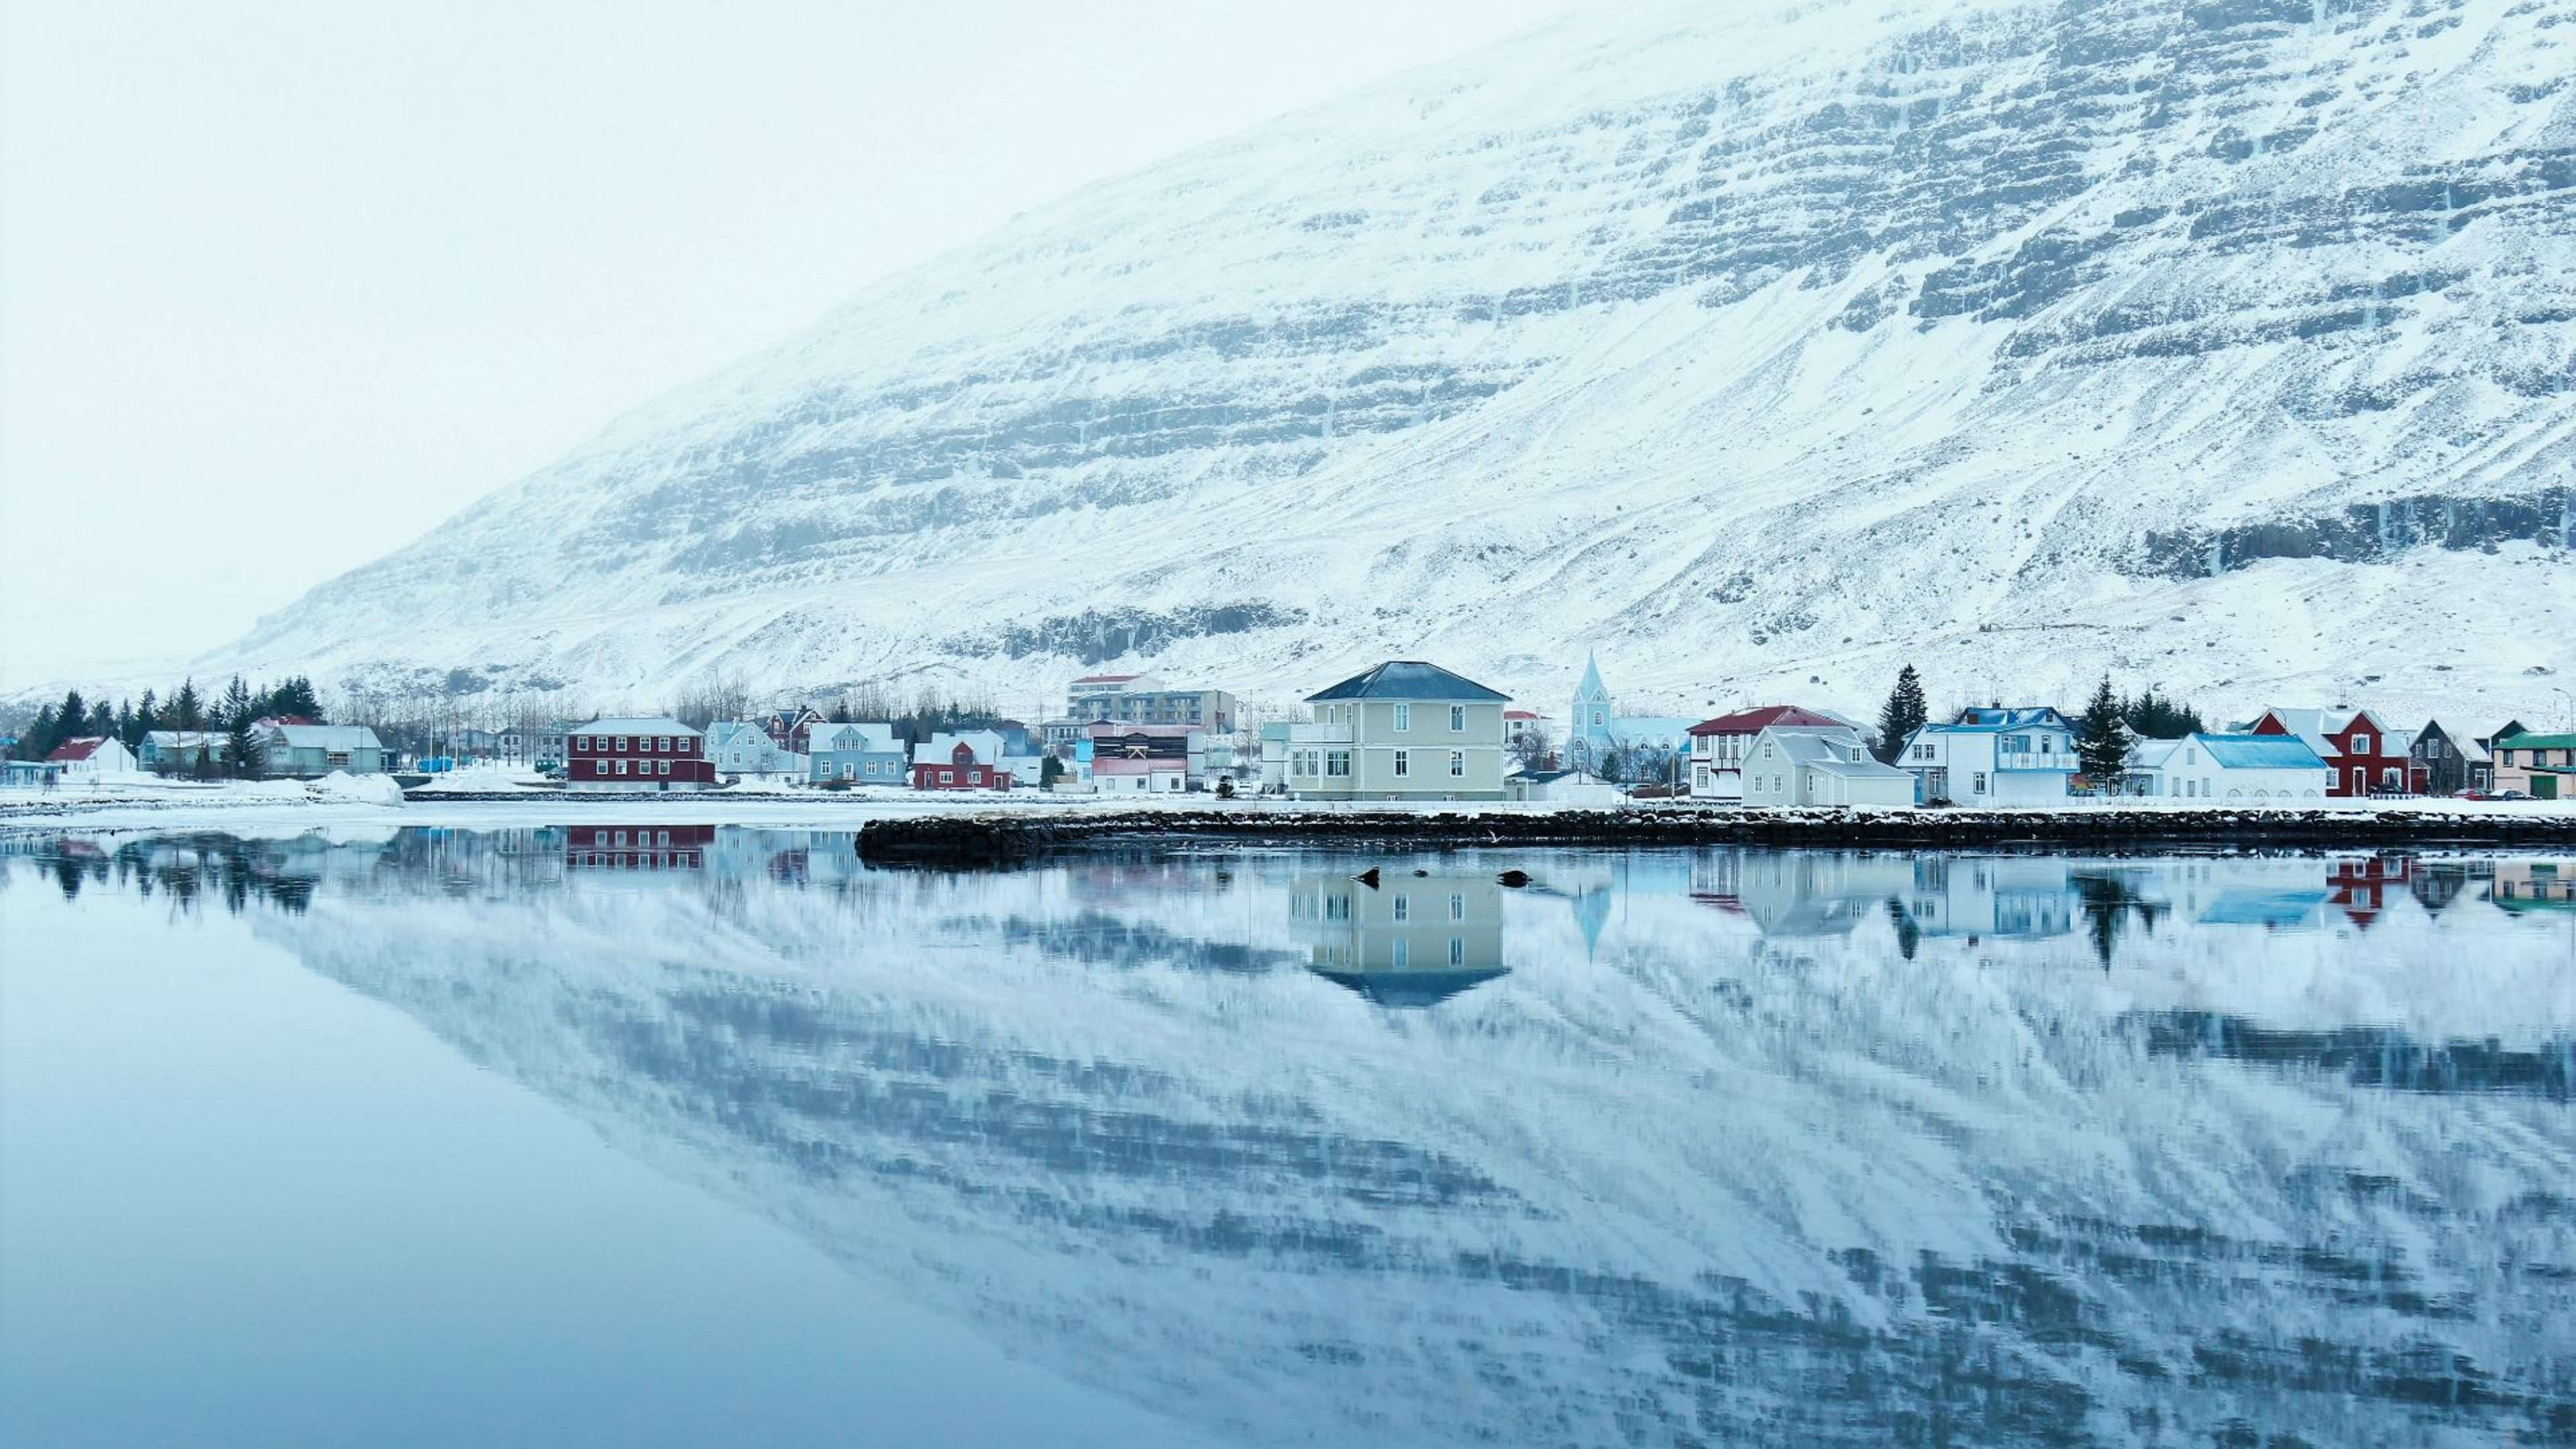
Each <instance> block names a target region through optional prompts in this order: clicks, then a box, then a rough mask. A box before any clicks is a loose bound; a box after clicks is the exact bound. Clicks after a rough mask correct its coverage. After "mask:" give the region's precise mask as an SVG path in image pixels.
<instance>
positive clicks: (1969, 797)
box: [1896, 704, 2080, 805]
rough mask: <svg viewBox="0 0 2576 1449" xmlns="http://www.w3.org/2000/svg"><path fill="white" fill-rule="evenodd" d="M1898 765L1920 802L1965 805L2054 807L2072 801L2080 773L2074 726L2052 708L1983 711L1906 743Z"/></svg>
mask: <svg viewBox="0 0 2576 1449" xmlns="http://www.w3.org/2000/svg"><path fill="white" fill-rule="evenodd" d="M1896 763H1897V764H1898V765H1899V766H1900V767H1902V768H1903V769H1905V770H1906V771H1907V772H1909V773H1911V774H1912V775H1913V776H1914V780H1915V798H1916V799H1918V800H1949V801H1953V802H1956V803H1958V804H1961V805H2049V804H2056V803H2059V802H2062V801H2064V800H2065V799H2066V797H2067V794H2068V793H2069V790H2070V788H2071V785H2072V782H2073V780H2074V778H2075V772H2076V770H2077V769H2078V768H2079V767H2080V765H2079V762H2078V761H2077V759H2076V756H2075V725H2074V723H2073V722H2072V721H2070V720H2068V719H2067V717H2066V716H2064V715H2062V714H2060V713H2058V712H2057V711H2056V710H2055V709H2052V708H2050V707H2049V706H2047V705H2044V704H2043V705H2033V706H2027V707H2016V708H2006V707H2004V706H2001V705H1996V706H1991V707H1986V706H1980V707H1977V708H1972V709H1963V710H1961V711H1959V715H1958V718H1956V719H1953V720H1951V721H1950V722H1949V723H1948V724H1927V725H1924V726H1923V727H1922V728H1920V729H1917V730H1916V731H1915V732H1914V733H1912V734H1910V735H1907V736H1906V737H1905V744H1904V746H1903V747H1902V748H1900V749H1899V750H1898V751H1897V752H1896Z"/></svg>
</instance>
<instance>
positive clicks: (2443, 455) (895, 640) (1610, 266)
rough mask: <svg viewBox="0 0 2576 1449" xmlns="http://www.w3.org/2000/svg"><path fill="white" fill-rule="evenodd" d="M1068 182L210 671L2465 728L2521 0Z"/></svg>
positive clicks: (2537, 298)
mask: <svg viewBox="0 0 2576 1449" xmlns="http://www.w3.org/2000/svg"><path fill="white" fill-rule="evenodd" d="M1617 9H1618V11H1619V13H1617V14H1591V15H1584V16H1580V17H1575V18H1571V19H1568V20H1565V21H1562V22H1559V23H1556V24H1554V25H1552V26H1549V27H1546V28H1542V29H1540V30H1538V31H1535V32H1532V33H1529V34H1527V35H1524V36H1522V37H1519V38H1517V39H1515V40H1513V41H1510V42H1507V43H1505V44H1502V45H1500V46H1496V47H1492V48H1489V49H1486V50H1483V51H1480V52H1477V53H1475V54H1472V55H1469V56H1467V57H1465V58H1463V59H1461V60H1459V61H1457V62H1454V63H1452V64H1449V65H1447V66H1444V67H1439V68H1434V69H1429V70H1424V71H1418V72H1414V73H1410V74H1407V75H1404V76H1401V77H1398V78H1396V79H1394V80H1392V81H1389V82H1387V83H1384V84H1381V85H1379V86H1376V87H1373V88H1371V89H1368V90H1366V91H1363V92H1360V93H1358V94H1355V95H1352V96H1349V97H1347V98H1344V99H1343V100H1340V101H1337V102H1335V103H1333V104H1330V105H1327V106H1324V107H1321V108H1318V109H1315V110H1312V111H1308V112H1305V113H1301V114H1297V115H1293V116H1289V117H1286V118H1283V119H1281V120H1279V121H1276V122H1274V123H1271V124H1269V125H1266V126H1264V127H1261V128H1259V129H1257V130H1254V131H1252V132H1250V133H1247V134H1245V135H1243V136H1241V137H1239V138H1237V139H1235V140H1232V141H1229V142H1226V143H1222V144H1218V145H1212V146H1207V147H1203V148H1200V149H1198V150H1194V151H1191V152H1188V153H1185V154H1183V155H1180V156H1177V157H1174V158H1172V159H1171V160H1170V161H1168V162H1166V163H1164V164H1161V165H1158V166H1156V167H1154V168H1151V169H1149V170H1146V171H1144V172H1141V173H1138V174H1135V175H1131V176H1127V177H1124V178H1120V179H1117V180H1113V181H1108V182H1104V183H1101V184H1098V185H1094V186H1090V187H1088V188H1085V189H1084V190H1082V191H1079V192H1077V193H1075V194H1073V195H1071V196H1068V197H1066V198H1064V199H1063V200H1062V201H1060V202H1058V203H1055V204H1053V205H1051V206H1049V207H1047V208H1045V209H1043V210H1040V211H1037V212H1033V213H1031V214H1029V215H1027V216H1025V217H1022V218H1020V219H1019V220H1017V221H1015V222H1014V223H1013V224H1011V225H1009V226H1007V227H1005V228H1004V229H1002V230H1001V231H999V232H997V233H996V234H994V235H993V236H991V237H990V238H989V239H987V240H986V241H984V242H983V243H981V244H980V245H977V246H974V247H971V248H968V249H966V250H964V251H961V252H958V253H956V254H954V255H951V256H949V257H947V258H944V259H942V260H940V261H937V262H934V263H932V264H929V265H926V266H923V267H920V268H918V269H916V270H913V271H911V272H908V273H905V274H902V275H899V276H896V277H893V278H891V279H888V280H886V281H884V282H882V283H879V284H877V285H875V286H873V287H871V288H869V289H868V290H867V291H865V292H864V293H862V294H861V295H859V296H858V297H857V298H856V299H855V300H853V301H852V302H850V303H849V304H848V305H846V306H845V307H843V308H842V309H840V310H839V311H837V312H835V313H834V314H832V315H831V316H829V317H827V318H825V319H824V320H823V321H822V322H820V323H819V324H817V325H816V326H815V327H813V328H812V329H811V330H810V331H808V332H806V333H804V334H803V335H801V336H798V337H795V338H793V339H790V340H789V341H787V342H786V343H784V344H783V345H781V346H779V347H778V348H776V349H775V350H773V351H771V352H769V353H767V354H765V355H762V356H759V357H755V358H753V359H751V360H749V361H747V362H744V363H742V364H740V365H738V366H735V367H733V368H731V369H730V370H728V371H725V372H723V373H720V374H718V375H717V376H715V377H712V378H710V379H708V380H706V381H705V382H704V383H702V384H700V385H698V386H695V387H692V388H689V389H686V390H683V391H682V392H680V393H678V394H676V395H674V396H671V397H668V398H665V399H663V400H662V401H660V402H658V403H655V404H653V405H651V406H649V407H646V408H644V409H642V410H640V411H637V412H635V413H633V414H632V415H630V416H628V417H625V418H623V419H621V420H619V421H618V422H617V423H615V424H614V425H613V426H611V427H610V428H609V429H608V430H607V431H606V432H604V433H603V434H602V435H601V436H600V437H599V438H598V439H597V440H596V441H594V442H593V443H591V444H590V445H588V446H587V447H585V448H583V449H581V450H580V451H579V452H577V453H575V454H574V455H573V456H571V457H569V458H566V459H564V460H563V461H562V462H560V463H558V464H556V465H554V466H553V467H550V468H547V469H545V470H544V471H542V472H540V473H538V474H536V475H535V476H533V477H530V478H528V479H526V480H525V481H523V482H521V483H519V484H517V485H514V486H512V487H510V488H507V489H505V490H503V491H502V492H501V493H499V494H497V495H495V496H493V497H492V498H489V499H487V500H486V501H484V502H483V503H481V504H479V505H477V506H475V507H474V508H472V509H470V510H469V511H467V512H466V513H464V514H463V515H461V516H460V517H458V518H456V519H454V520H453V521H451V522H449V523H448V524H446V525H445V526H443V527H441V528H439V529H438V530H436V531H435V532H433V533H431V534H430V535H429V536H427V537H426V538H424V539H422V540H421V541H419V542H418V543H416V544H414V545H412V546H411V547H409V548H407V549H405V550H403V551H402V552H400V553H397V554H395V555H393V556H392V557H390V558H387V559H384V560H382V561H380V562H378V563H375V564H372V565H370V566H368V567H366V568H363V569H360V570H358V571H356V572H354V573H351V574H348V575H346V576H344V577H342V578H339V579H337V580H334V581H332V582H330V583H328V584H326V585H324V586H322V587H320V588H318V589H316V590H315V591H314V592H313V593H312V594H310V595H309V596H308V597H306V598H305V599H304V600H302V601H301V602H299V603H298V604H296V605H294V606H293V607H291V608H288V609H286V610H284V611H282V612H280V613H278V614H277V615H275V616H273V617H271V618H269V619H267V620H264V621H263V622H262V623H261V625H260V626H259V627H258V628H257V629H256V630H255V631H254V632H253V633H252V634H251V635H250V636H249V637H248V638H247V639H245V640H243V641H240V642H239V643H238V644H236V645H235V646H232V647H230V648H228V649H226V650H223V651H221V652H220V653H219V654H217V655H214V656H210V662H212V663H217V664H220V665H221V666H223V667H226V668H231V667H249V668H253V669H256V670H260V671H265V672H275V671H278V670H283V669H288V668H295V669H310V670H312V671H313V672H314V673H315V674H316V675H317V676H319V677H323V678H326V679H332V680H338V679H343V678H349V677H369V678H376V679H384V678H388V677H392V676H399V675H402V674H404V673H405V672H407V671H425V672H426V673H427V674H431V675H438V676H444V675H446V674H447V673H448V672H449V671H450V670H451V669H455V668H460V667H461V668H463V669H465V670H467V671H469V674H470V676H471V678H470V679H468V680H465V681H463V682H465V683H467V684H469V685H470V684H471V683H473V682H475V681H485V682H489V683H491V684H493V685H496V686H511V685H516V686H521V687H528V686H535V687H544V686H545V685H547V684H550V683H557V682H560V683H563V684H568V685H573V686H578V687H580V688H582V689H583V690H585V691H588V692H590V693H591V695H592V697H593V698H614V697H616V696H618V695H621V694H623V695H628V696H631V697H633V698H635V699H637V700H639V701H640V700H644V699H648V698H651V697H653V696H655V695H657V694H659V693H662V692H665V691H667V690H668V689H670V688H671V687H672V686H674V685H675V684H679V683H683V682H685V681H687V680H690V679H692V678H696V677H699V676H702V675H707V674H710V673H723V674H731V675H740V676H742V677H744V678H747V679H749V680H751V681H752V682H755V683H759V684H775V685H824V684H830V683H836V682H842V681H854V680H864V679H889V680H895V681H900V682H904V683H907V684H908V683H910V682H913V681H921V680H947V681H957V682H971V683H978V684H982V685H986V686H990V687H993V688H994V689H995V690H996V692H997V693H999V694H1000V695H1001V697H1004V698H1009V699H1013V700H1017V699H1021V698H1027V697H1032V696H1035V695H1037V694H1039V693H1040V692H1042V691H1047V692H1051V691H1052V689H1053V688H1054V687H1055V686H1056V685H1058V684H1060V683H1061V682H1062V681H1063V680H1064V679H1065V678H1066V677H1068V676H1070V675H1072V674H1075V673H1080V672H1085V671H1086V670H1087V669H1088V668H1090V667H1093V666H1098V665H1103V664H1108V663H1112V662H1116V663H1121V664H1126V665H1131V666H1142V667H1151V668H1153V669H1155V670H1156V671H1157V672H1160V673H1164V674H1166V675H1169V676H1172V677H1175V678H1182V677H1185V678H1187V679H1190V680H1193V681H1203V682H1205V683H1208V684H1212V685H1220V686H1226V687H1231V688H1234V689H1236V690H1238V691H1241V692H1245V693H1248V694H1252V695H1254V696H1256V697H1267V698H1277V699H1286V698H1290V697H1293V696H1295V695H1298V694H1302V693H1304V692H1305V691H1307V690H1308V689H1311V688H1313V687H1316V686H1319V685H1321V684H1323V683H1326V682H1329V681H1330V680H1331V679H1332V678H1334V677H1336V675H1337V674H1338V672H1340V671H1342V670H1344V669H1347V668H1349V667H1352V666H1354V665H1357V664H1359V663H1362V662H1364V661H1367V660H1372V659H1375V658H1380V657H1384V656H1386V655H1389V654H1405V655H1429V656H1433V657H1437V658H1439V659H1441V660H1443V661H1445V662H1447V663H1450V664H1451V665H1453V666H1454V667H1457V668H1459V669H1461V670H1463V671H1465V672H1467V673H1469V674H1472V675H1478V676H1483V677H1487V678H1490V679H1491V680H1492V681H1493V682H1494V683H1496V684H1498V685H1502V686H1505V687H1509V688H1513V689H1516V690H1520V691H1522V692H1524V693H1526V694H1528V695H1530V696H1532V697H1536V698H1540V699H1543V700H1553V699H1555V698H1556V697H1557V696H1558V695H1559V694H1560V693H1562V692H1563V690H1564V689H1565V687H1566V686H1567V684H1568V683H1569V682H1570V680H1571V678H1572V674H1573V670H1574V669H1575V667H1576V666H1577V665H1578V664H1579V663H1580V661H1581V659H1582V657H1583V653H1584V651H1585V649H1586V648H1587V647H1595V646H1597V647H1598V648H1599V649H1600V651H1601V654H1602V657H1603V659H1604V662H1605V665H1606V666H1607V667H1608V668H1610V669H1611V670H1612V672H1613V673H1614V674H1615V676H1616V677H1617V678H1618V679H1619V680H1620V682H1621V683H1622V685H1623V687H1626V688H1628V689H1630V690H1632V691H1634V692H1636V693H1638V694H1639V695H1640V696H1643V697H1648V698H1652V699H1654V700H1657V701H1659V702H1664V703H1667V704H1669V705H1671V706H1674V707H1677V708H1684V709H1690V708H1698V707H1700V706H1702V705H1704V704H1724V703H1729V702H1733V701H1737V700H1741V699H1744V698H1747V697H1750V696H1754V695H1770V694H1775V693H1782V692H1791V691H1794V692H1795V693H1796V694H1797V695H1798V697H1801V698H1809V699H1814V700H1816V701H1817V702H1819V703H1824V704H1829V705H1831V704H1840V705H1843V706H1846V707H1857V706H1861V705H1864V704H1867V703H1869V702H1871V701H1873V700H1874V699H1875V698H1876V697H1877V696H1878V695H1879V694H1880V693H1882V692H1883V690H1884V687H1885V682H1886V677H1887V676H1888V674H1890V673H1891V672H1892V670H1893V668H1894V666H1895V664H1896V662H1897V661H1898V660H1900V659H1912V660H1914V661H1916V662H1917V663H1919V664H1921V665H1923V666H1924V667H1925V669H1926V671H1927V674H1928V675H1929V677H1930V678H1931V680H1932V684H1933V692H1934V695H1935V703H1936V704H1938V703H1941V702H1942V701H1943V699H1944V698H1964V697H1966V696H1970V695H1975V696H1980V697H1982V696H1983V695H1985V694H1987V693H1989V692H1997V691H1999V692H2003V693H2010V694H2014V695H2016V696H2019V695H2025V694H2041V693H2049V694H2054V695H2055V696H2056V697H2058V698H2061V699H2063V698H2067V697H2070V696H2072V695H2073V694H2075V693H2076V692H2077V686H2078V685H2079V683H2080V682H2082V681H2089V680H2090V679H2091V678H2092V677H2093V676H2094V675H2095V674H2097V673H2099V672H2100V671H2101V670H2103V669H2105V668H2109V669H2112V670H2114V671H2115V672H2118V673H2120V674H2122V675H2123V676H2125V677H2127V678H2129V679H2133V680H2150V679H2152V680H2160V681H2162V682H2163V683H2164V684H2165V685H2166V686H2167V687H2168V688H2169V689H2172V690H2177V691H2180V692H2183V693H2186V694H2189V695H2192V696H2194V697H2196V698H2198V699H2200V700H2201V701H2202V702H2204V703H2205V704H2210V705H2213V706H2215V707H2217V708H2220V709H2224V708H2227V707H2230V706H2233V705H2236V704H2239V703H2245V704H2251V703H2253V702H2256V701H2259V700H2263V699H2266V698H2271V697H2276V696H2277V697H2279V698H2283V699H2308V700H2317V701H2320V702H2325V701H2331V700H2341V699H2360V698H2368V699H2370V700H2372V701H2374V702H2381V703H2386V704H2389V705H2391V706H2394V707H2396V708H2398V709H2399V710H2400V712H2401V713H2404V712H2406V711H2407V710H2408V709H2409V708H2412V707H2416V706H2424V707H2432V706H2441V707H2443V708H2446V709H2450V708H2461V707H2468V708H2469V710H2470V712H2471V713H2476V712H2478V711H2480V710H2483V709H2494V710H2521V711H2526V712H2527V711H2529V710H2531V709H2532V708H2534V707H2535V706H2538V705H2543V704H2546V703H2547V701H2548V699H2549V692H2548V691H2549V684H2548V682H2547V680H2548V678H2549V677H2550V676H2552V675H2554V676H2556V677H2557V678H2558V680H2559V682H2564V677H2565V676H2566V675H2569V674H2571V673H2576V382H2571V375H2576V80H2571V77H2576V0H1975V3H1959V0H1812V3H1803V4H1798V5H1794V6H1779V5H1769V6H1716V5H1709V4H1706V3H1703V0H1692V3H1689V4H1686V5H1681V6H1677V7H1672V8H1668V9H1667V8H1657V7H1645V8H1644V9H1643V10H1642V12H1641V11H1640V10H1639V9H1638V8H1636V7H1617Z"/></svg>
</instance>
